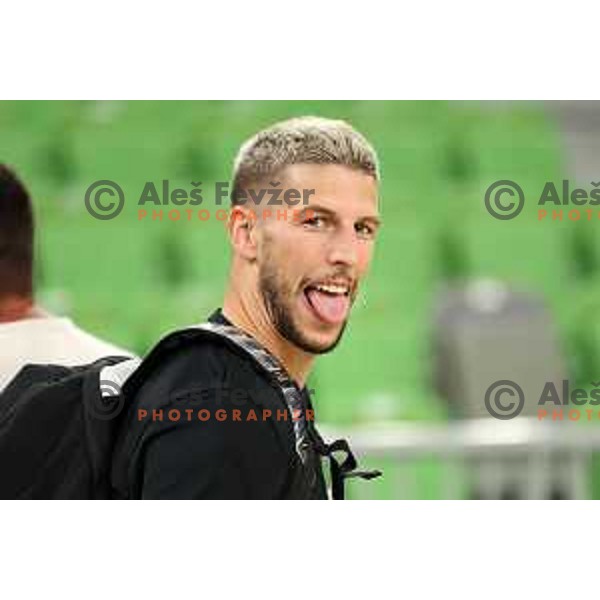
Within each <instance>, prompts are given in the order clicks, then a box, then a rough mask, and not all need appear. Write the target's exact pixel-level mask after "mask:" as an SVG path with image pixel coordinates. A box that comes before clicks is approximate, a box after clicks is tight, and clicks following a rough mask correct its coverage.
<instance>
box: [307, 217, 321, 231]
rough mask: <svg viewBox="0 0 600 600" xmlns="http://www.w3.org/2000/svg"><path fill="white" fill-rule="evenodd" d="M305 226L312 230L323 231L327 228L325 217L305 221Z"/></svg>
mask: <svg viewBox="0 0 600 600" xmlns="http://www.w3.org/2000/svg"><path fill="white" fill-rule="evenodd" d="M304 225H307V226H308V227H310V228H311V229H323V227H324V226H325V219H323V217H311V218H310V219H305V220H304Z"/></svg>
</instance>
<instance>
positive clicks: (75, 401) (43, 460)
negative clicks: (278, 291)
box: [0, 323, 381, 499]
mask: <svg viewBox="0 0 600 600" xmlns="http://www.w3.org/2000/svg"><path fill="white" fill-rule="evenodd" d="M215 337H217V338H218V339H219V341H221V342H225V343H227V344H228V345H230V346H232V347H234V348H235V349H236V350H237V351H242V352H244V353H245V354H246V355H247V356H249V357H251V359H252V360H253V361H254V363H255V365H256V366H257V367H258V368H259V369H260V370H262V372H263V373H264V374H265V375H266V376H267V377H268V378H269V379H270V380H271V382H272V383H273V384H274V386H275V388H276V389H278V390H279V391H280V393H281V396H282V399H283V400H284V402H285V404H286V406H288V408H290V410H291V409H292V408H293V402H294V401H295V400H298V398H299V396H300V391H299V390H298V388H297V386H296V385H295V384H294V383H293V382H292V381H291V380H290V379H289V377H288V376H287V374H286V372H285V370H284V369H283V368H282V366H281V364H280V363H279V362H278V361H277V359H275V357H273V356H272V355H271V354H269V353H268V352H267V351H266V350H265V349H264V348H262V347H261V346H259V345H258V344H257V343H256V341H255V340H254V339H253V338H251V337H250V336H248V335H246V334H244V333H243V332H241V331H240V330H239V329H237V328H235V327H232V326H229V325H221V324H216V323H204V324H202V325H199V326H197V327H192V328H189V329H183V330H180V331H176V332H174V333H172V334H170V335H167V336H166V337H165V338H163V339H162V340H161V341H160V342H159V343H158V344H157V345H156V346H155V347H154V349H153V350H152V351H151V352H150V353H149V354H148V356H147V357H146V358H145V359H144V360H143V361H142V362H141V364H140V362H139V361H138V360H136V359H129V358H126V357H107V358H102V359H100V360H97V361H95V362H93V363H91V364H89V365H84V366H78V367H63V366H57V365H28V366H26V367H24V368H23V369H22V370H21V371H20V372H19V373H18V375H17V376H16V377H15V378H14V379H13V380H12V382H11V383H10V384H9V386H8V387H7V388H6V389H5V390H4V392H3V393H2V394H1V395H0V498H2V499H109V498H111V497H112V494H113V490H112V486H111V481H110V475H111V464H112V452H113V447H114V444H115V441H116V439H117V436H118V434H119V431H120V426H121V423H122V421H123V419H122V416H123V415H124V414H125V413H126V411H125V410H123V408H124V406H125V405H126V403H127V400H128V398H133V395H134V393H135V391H136V390H137V389H139V387H140V386H141V385H142V384H143V382H144V381H145V380H146V378H147V377H148V375H149V374H150V373H151V372H153V370H154V369H155V368H156V367H157V365H160V364H161V363H162V362H163V361H164V360H165V358H167V356H168V355H169V354H170V353H172V352H173V351H175V350H176V349H178V348H180V347H181V345H182V344H189V343H206V342H207V341H214V339H215ZM107 372H112V373H111V375H110V376H108V377H107V376H106V375H105V374H106V373H107ZM117 373H118V374H119V377H120V379H118V378H117V377H114V375H115V374H117ZM122 380H125V383H124V385H123V386H122V387H121V385H120V381H122ZM308 433H309V436H310V443H312V445H313V448H314V449H315V450H316V451H317V453H318V454H319V455H321V456H323V457H327V458H328V460H329V465H330V475H331V485H332V497H333V499H343V498H344V480H345V479H346V478H348V477H361V478H364V479H371V478H373V477H377V476H379V475H380V474H381V473H380V472H379V471H368V472H364V471H357V470H356V467H357V463H356V460H355V458H354V456H353V454H352V452H351V450H350V447H349V446H348V443H347V442H346V440H336V441H335V442H333V443H332V444H327V443H325V441H324V440H323V439H322V438H321V436H320V435H319V434H318V432H317V430H316V428H315V427H314V426H313V427H310V428H309V429H308ZM302 443H306V440H304V441H303V442H302V441H301V440H298V439H297V448H296V449H297V450H298V451H299V452H301V450H302V447H301V446H302ZM336 453H342V454H343V455H344V459H343V460H342V461H340V460H339V459H338V458H337V457H336Z"/></svg>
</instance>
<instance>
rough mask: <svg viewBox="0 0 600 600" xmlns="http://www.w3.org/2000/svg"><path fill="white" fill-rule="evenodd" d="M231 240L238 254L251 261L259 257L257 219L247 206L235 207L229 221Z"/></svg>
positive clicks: (232, 208) (228, 227) (228, 228)
mask: <svg viewBox="0 0 600 600" xmlns="http://www.w3.org/2000/svg"><path fill="white" fill-rule="evenodd" d="M227 230H228V232H229V240H230V242H231V246H232V248H233V250H234V252H235V253H236V254H238V255H239V256H241V257H242V258H245V259H246V260H249V261H254V260H256V255H257V217H256V213H255V212H254V211H253V210H252V209H251V208H248V207H246V206H240V205H234V206H232V207H231V212H230V213H229V220H228V221H227Z"/></svg>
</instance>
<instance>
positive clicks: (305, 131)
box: [231, 117, 379, 204]
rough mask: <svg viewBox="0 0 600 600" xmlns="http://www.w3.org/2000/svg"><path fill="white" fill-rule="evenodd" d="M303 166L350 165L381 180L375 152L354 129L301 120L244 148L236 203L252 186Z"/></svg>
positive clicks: (277, 128) (237, 172) (237, 164)
mask: <svg viewBox="0 0 600 600" xmlns="http://www.w3.org/2000/svg"><path fill="white" fill-rule="evenodd" d="M300 163H310V164H319V165H322V164H338V165H346V166H348V167H351V168H354V169H358V170H360V171H363V172H365V173H367V174H368V175H371V176H373V177H374V178H375V179H376V180H379V165H378V160H377V155H376V153H375V150H374V149H373V147H372V146H371V144H369V142H367V140H366V139H365V138H364V137H363V136H362V135H361V134H360V133H359V132H358V131H356V130H355V129H354V128H353V127H352V126H351V125H349V124H348V123H346V122H345V121H341V120H334V119H325V118H321V117H299V118H294V119H289V120H287V121H281V122H279V123H275V125H272V126H271V127H268V128H267V129H264V130H262V131H260V132H258V133H257V134H256V135H254V136H253V137H251V138H250V139H249V140H247V141H246V142H244V144H242V146H241V148H240V150H239V152H238V154H237V157H236V159H235V161H234V164H233V176H232V181H233V192H232V195H231V200H232V203H233V204H236V202H237V199H238V196H239V193H240V192H241V191H242V190H243V189H245V188H247V187H248V186H249V185H251V184H256V183H258V182H260V181H261V180H263V179H265V178H267V177H270V176H272V175H275V174H276V173H278V172H279V171H281V170H282V169H283V168H284V167H286V166H288V165H293V164H300Z"/></svg>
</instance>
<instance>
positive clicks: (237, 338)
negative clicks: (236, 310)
mask: <svg viewBox="0 0 600 600" xmlns="http://www.w3.org/2000/svg"><path fill="white" fill-rule="evenodd" d="M198 328H199V329H203V330H205V331H213V332H216V333H218V334H220V335H222V336H224V337H226V338H228V339H229V340H231V341H232V342H233V343H234V344H236V345H237V346H239V347H240V348H242V349H243V350H245V351H246V353H247V354H249V355H250V356H251V357H252V359H254V360H255V361H256V362H257V363H259V364H260V366H261V367H262V368H263V369H264V370H265V371H267V372H268V373H269V375H270V377H271V378H272V379H273V380H275V382H276V383H277V384H278V385H279V387H280V388H281V390H282V392H283V396H284V398H285V400H286V404H287V405H288V408H289V409H290V411H292V414H293V411H294V410H298V409H300V410H302V395H301V393H300V390H299V389H298V386H297V385H296V384H295V383H294V382H293V381H292V379H291V378H290V376H289V375H288V373H287V371H286V369H285V368H284V367H283V365H282V364H281V363H280V362H279V360H277V358H275V357H274V356H273V355H272V354H271V353H270V352H268V351H267V350H266V349H265V348H264V347H263V346H261V345H260V344H259V343H258V342H257V341H256V340H255V339H254V338H252V337H251V336H249V335H248V334H246V333H245V332H243V331H241V330H240V329H238V328H237V327H233V326H229V325H222V324H219V323H203V324H201V325H199V326H198ZM296 429H297V428H296V427H294V430H295V431H294V433H295V434H296V447H297V450H298V452H299V454H300V456H301V458H303V459H304V458H305V454H304V453H303V452H302V450H303V446H304V445H305V444H306V443H308V440H310V441H311V442H312V444H313V447H314V449H315V450H316V451H317V453H318V454H320V455H321V456H323V457H326V458H328V459H329V466H330V474H331V485H332V496H333V499H334V500H343V499H344V497H345V485H344V480H345V479H347V478H350V477H360V478H362V479H374V478H375V477H379V476H380V475H381V474H382V473H381V471H357V470H356V469H357V466H358V463H357V461H356V458H355V457H354V454H353V453H352V450H351V449H350V445H349V444H348V441H347V440H345V439H338V440H335V441H333V442H332V443H331V444H327V443H326V442H325V441H324V440H323V438H322V437H321V435H320V434H319V432H318V430H317V428H316V426H315V424H314V423H310V424H308V426H307V427H306V434H307V439H302V437H301V432H299V431H298V432H297V431H296ZM298 429H301V428H298ZM336 452H341V453H344V454H345V457H344V459H343V461H342V462H339V461H338V459H337V458H336V456H335V454H334V453H336Z"/></svg>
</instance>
